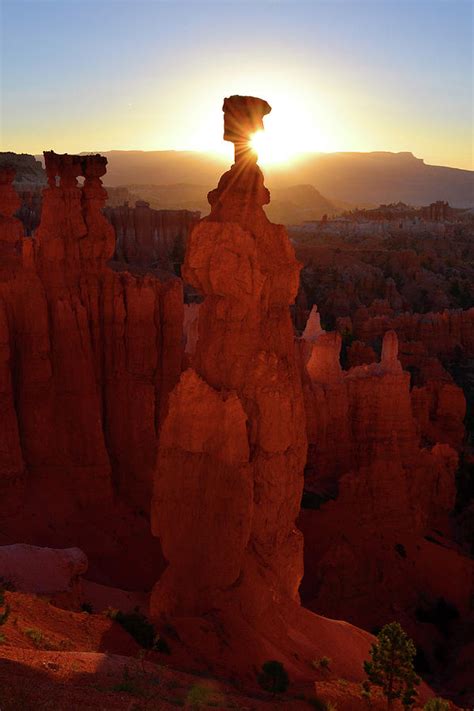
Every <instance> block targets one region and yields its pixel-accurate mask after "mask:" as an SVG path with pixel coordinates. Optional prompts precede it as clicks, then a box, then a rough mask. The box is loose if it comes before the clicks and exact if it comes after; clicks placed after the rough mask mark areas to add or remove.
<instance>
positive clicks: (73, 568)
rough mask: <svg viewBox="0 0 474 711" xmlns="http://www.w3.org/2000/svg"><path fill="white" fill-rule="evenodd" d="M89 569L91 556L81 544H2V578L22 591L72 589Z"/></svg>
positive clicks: (48, 592) (46, 592)
mask: <svg viewBox="0 0 474 711" xmlns="http://www.w3.org/2000/svg"><path fill="white" fill-rule="evenodd" d="M86 570H87V556H86V555H85V554H84V553H83V551H81V550H80V549H79V548H62V549H54V548H41V547H40V546H28V545H25V544H21V543H16V544H14V545H11V546H0V578H1V579H2V580H3V581H4V582H6V583H7V585H9V586H10V587H12V588H13V589H14V590H16V591H18V592H28V593H36V594H40V595H51V594H54V593H61V592H72V591H73V588H74V587H76V586H77V584H78V582H79V578H80V576H81V575H83V573H85V572H86Z"/></svg>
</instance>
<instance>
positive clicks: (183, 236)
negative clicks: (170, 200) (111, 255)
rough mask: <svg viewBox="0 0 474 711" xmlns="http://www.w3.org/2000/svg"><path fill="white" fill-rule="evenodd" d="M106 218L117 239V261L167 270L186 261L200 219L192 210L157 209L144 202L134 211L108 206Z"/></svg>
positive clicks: (133, 209)
mask: <svg viewBox="0 0 474 711" xmlns="http://www.w3.org/2000/svg"><path fill="white" fill-rule="evenodd" d="M105 215H106V216H107V218H108V219H109V220H110V222H111V223H112V225H113V227H114V229H115V234H116V236H117V246H116V259H118V260H119V261H122V260H123V261H126V262H128V263H130V264H139V265H145V266H150V265H154V264H156V263H158V264H159V265H160V266H161V267H164V268H167V269H173V268H174V267H175V265H176V264H178V263H180V261H182V259H183V256H184V246H185V244H186V240H187V236H188V233H189V231H190V229H191V228H192V227H193V226H194V225H195V224H196V223H197V221H198V220H199V217H200V213H199V212H191V211H189V210H154V209H152V208H150V205H149V203H147V202H145V201H144V200H138V201H137V202H136V203H135V207H133V208H132V207H129V206H128V204H125V205H122V206H120V207H108V208H106V209H105Z"/></svg>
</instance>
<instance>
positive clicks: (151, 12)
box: [0, 0, 474, 168]
mask: <svg viewBox="0 0 474 711" xmlns="http://www.w3.org/2000/svg"><path fill="white" fill-rule="evenodd" d="M0 8H1V15H0V22H1V50H0V54H1V80H0V81H1V84H0V90H1V97H0V98H1V124H0V144H1V149H2V150H15V151H24V152H32V153H39V152H41V151H42V150H43V149H50V148H53V149H54V150H56V151H58V152H64V151H68V152H79V151H85V150H108V149H112V148H123V149H131V148H136V149H144V150H158V149H165V148H175V149H184V148H189V149H212V150H219V148H220V146H221V145H222V139H221V136H222V114H221V105H222V99H223V97H224V96H226V95H229V94H233V93H241V94H254V95H257V96H262V97H263V98H265V99H267V100H268V101H269V102H270V104H272V106H273V112H272V114H270V116H268V117H267V119H265V121H266V122H268V126H269V127H270V125H271V124H270V121H273V122H274V128H275V130H276V129H278V130H279V131H280V133H281V134H285V135H286V136H287V139H286V140H290V139H289V138H288V137H291V140H292V141H293V143H294V145H295V147H297V148H298V149H302V148H306V149H307V150H315V151H318V150H323V151H347V150H354V151H358V150H360V151H369V150H391V151H402V150H409V151H413V153H414V154H415V155H416V156H417V157H420V158H424V159H425V161H426V162H427V163H432V164H438V165H450V166H457V167H464V168H465V167H473V122H474V118H473V57H472V41H473V2H472V1H471V0H396V1H392V0H373V1H371V2H367V1H360V0H332V1H331V2H329V1H326V2H322V1H321V2H320V1H318V0H312V2H299V1H298V0H291V1H290V0H287V1H284V0H281V1H278V0H266V1H258V0H249V1H248V2H247V1H246V0H240V2H227V1H226V0H219V2H212V3H210V2H202V1H201V0H172V1H170V2H162V1H161V0H93V1H92V0H0ZM282 140H285V138H284V135H283V137H282Z"/></svg>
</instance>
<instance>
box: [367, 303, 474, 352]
mask: <svg viewBox="0 0 474 711" xmlns="http://www.w3.org/2000/svg"><path fill="white" fill-rule="evenodd" d="M368 316H369V315H368V314H367V313H366V311H365V310H364V309H360V310H359V311H357V312H356V313H355V315H354V319H353V320H354V335H355V336H356V337H357V338H358V339H360V340H362V341H365V342H366V343H370V342H371V341H373V340H375V339H377V338H380V336H382V335H383V334H384V333H385V332H386V331H388V330H394V331H396V332H397V334H398V336H399V338H400V339H401V340H403V341H419V342H421V343H423V345H424V346H425V348H426V351H427V353H428V354H430V355H434V356H443V357H456V356H458V357H459V356H460V355H463V356H467V357H471V358H472V357H473V356H474V308H471V309H468V310H466V311H462V310H460V309H459V310H451V311H450V310H445V311H443V312H442V313H428V314H419V313H408V312H407V313H404V314H400V315H399V316H396V315H392V316H380V317H379V316H374V317H368Z"/></svg>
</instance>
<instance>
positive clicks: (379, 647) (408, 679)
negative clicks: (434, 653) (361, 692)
mask: <svg viewBox="0 0 474 711" xmlns="http://www.w3.org/2000/svg"><path fill="white" fill-rule="evenodd" d="M415 654H416V649H415V645H414V644H413V642H412V640H411V639H409V637H407V635H406V634H405V632H404V631H403V629H402V627H401V626H400V625H399V624H398V622H392V623H391V624H389V625H385V627H383V628H382V629H381V630H380V632H379V634H378V635H377V641H376V642H375V643H374V644H373V645H372V647H371V649H370V656H371V657H372V659H371V660H370V661H365V662H364V670H365V673H366V674H367V678H368V680H369V682H370V683H371V684H373V685H374V686H380V687H381V689H382V691H383V693H384V695H385V696H386V697H387V709H391V708H392V707H393V702H394V700H395V699H401V701H402V704H403V705H404V707H405V708H410V706H412V705H413V702H414V699H415V696H416V690H415V686H417V685H418V684H419V683H420V679H419V677H418V676H417V675H416V674H415V671H414V669H413V659H414V657H415Z"/></svg>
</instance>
